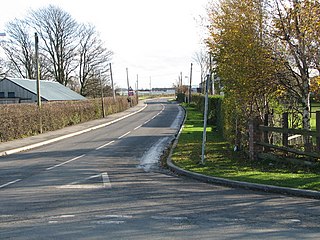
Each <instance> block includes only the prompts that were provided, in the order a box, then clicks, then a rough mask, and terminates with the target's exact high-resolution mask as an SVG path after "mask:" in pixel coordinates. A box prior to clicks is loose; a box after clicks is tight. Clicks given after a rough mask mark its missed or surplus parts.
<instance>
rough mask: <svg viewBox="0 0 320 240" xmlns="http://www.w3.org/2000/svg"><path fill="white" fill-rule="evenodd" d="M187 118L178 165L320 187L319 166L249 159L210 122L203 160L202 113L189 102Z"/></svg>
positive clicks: (301, 186) (280, 183) (254, 180)
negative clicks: (202, 160) (233, 147)
mask: <svg viewBox="0 0 320 240" xmlns="http://www.w3.org/2000/svg"><path fill="white" fill-rule="evenodd" d="M186 110H187V119H186V122H185V125H184V128H183V131H182V133H181V135H180V137H179V142H178V144H177V146H176V148H175V150H174V152H173V155H172V161H173V163H174V164H176V165H177V166H179V167H181V168H183V169H185V170H189V171H192V172H197V173H200V174H204V175H209V176H214V177H221V178H226V179H232V180H236V181H244V182H251V183H260V184H267V185H274V186H282V187H291V188H298V189H310V190H317V191H320V168H319V167H304V166H300V165H294V164H292V163H287V162H281V161H273V160H259V161H250V160H249V159H248V158H247V157H246V156H245V155H244V154H242V153H241V152H234V151H233V150H232V147H231V146H230V145H229V144H228V143H227V142H226V141H225V140H224V139H223V138H222V136H221V135H220V134H219V133H218V132H216V131H215V128H214V127H212V126H210V127H208V129H207V144H206V157H205V158H206V162H205V164H204V165H202V164H201V146H202V133H203V131H202V130H203V116H202V114H201V113H200V112H199V111H197V110H196V109H195V108H194V107H192V106H187V107H186Z"/></svg>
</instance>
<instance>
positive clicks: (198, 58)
mask: <svg viewBox="0 0 320 240" xmlns="http://www.w3.org/2000/svg"><path fill="white" fill-rule="evenodd" d="M193 60H194V61H195V62H196V63H197V64H198V65H199V66H200V74H201V78H200V79H201V88H202V90H201V91H202V93H203V92H204V86H205V84H204V81H205V78H206V75H207V74H208V71H209V69H210V63H209V54H208V53H207V52H206V51H205V50H203V49H201V50H200V51H199V52H196V53H195V54H194V56H193Z"/></svg>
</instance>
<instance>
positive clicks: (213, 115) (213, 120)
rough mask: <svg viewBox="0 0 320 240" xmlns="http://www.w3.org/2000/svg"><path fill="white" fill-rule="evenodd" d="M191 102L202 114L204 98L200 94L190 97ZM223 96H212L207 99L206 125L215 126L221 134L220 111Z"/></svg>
mask: <svg viewBox="0 0 320 240" xmlns="http://www.w3.org/2000/svg"><path fill="white" fill-rule="evenodd" d="M192 102H193V103H194V104H195V105H196V107H197V109H198V110H199V111H201V112H204V104H205V96H204V95H201V94H194V95H192ZM222 105H223V96H220V95H214V96H209V97H208V123H209V124H211V125H215V126H216V127H217V130H218V131H220V132H221V133H222V132H223V128H224V114H223V111H222Z"/></svg>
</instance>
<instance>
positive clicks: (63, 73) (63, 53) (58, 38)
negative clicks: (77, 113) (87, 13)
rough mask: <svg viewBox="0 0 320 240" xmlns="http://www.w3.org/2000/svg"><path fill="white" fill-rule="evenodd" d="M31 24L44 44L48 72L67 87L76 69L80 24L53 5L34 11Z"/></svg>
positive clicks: (30, 18) (30, 20) (30, 19)
mask: <svg viewBox="0 0 320 240" xmlns="http://www.w3.org/2000/svg"><path fill="white" fill-rule="evenodd" d="M29 22H30V25H31V26H32V27H33V28H34V29H35V30H36V31H37V32H38V34H39V36H40V37H41V39H42V41H43V43H44V47H43V50H44V51H45V52H46V53H47V55H46V57H47V62H48V63H49V65H48V66H47V67H48V70H49V71H50V72H51V73H52V75H53V76H54V78H55V80H56V81H57V82H59V83H61V84H63V85H67V84H68V80H69V79H70V77H71V73H72V72H73V71H74V70H75V68H76V64H75V62H74V61H75V56H76V48H77V44H76V42H77V41H76V40H77V34H78V28H79V24H78V23H77V22H76V21H75V20H74V19H73V18H72V17H71V15H70V14H69V13H67V12H65V11H63V10H62V9H61V8H59V7H56V6H53V5H49V6H48V7H45V8H41V9H39V10H37V11H32V12H31V15H30V17H29Z"/></svg>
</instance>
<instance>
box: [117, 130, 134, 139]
mask: <svg viewBox="0 0 320 240" xmlns="http://www.w3.org/2000/svg"><path fill="white" fill-rule="evenodd" d="M130 133H131V131H129V132H127V133H125V134H123V135H122V136H120V137H118V139H121V138H124V137H125V136H127V135H129V134H130Z"/></svg>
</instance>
